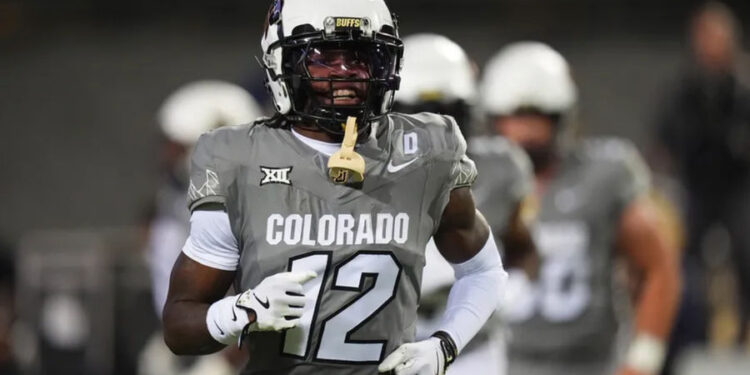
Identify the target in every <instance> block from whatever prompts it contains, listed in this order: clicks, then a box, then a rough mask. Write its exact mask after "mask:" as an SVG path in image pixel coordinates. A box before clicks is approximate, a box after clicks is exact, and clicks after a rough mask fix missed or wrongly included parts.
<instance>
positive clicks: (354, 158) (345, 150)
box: [328, 117, 365, 185]
mask: <svg viewBox="0 0 750 375" xmlns="http://www.w3.org/2000/svg"><path fill="white" fill-rule="evenodd" d="M342 126H343V127H344V128H345V129H344V141H343V142H342V143H341V149H340V150H338V151H336V152H335V153H334V154H333V155H331V157H330V158H329V159H328V176H329V177H330V178H331V181H332V182H333V183H336V184H342V185H349V184H359V183H362V181H364V179H365V159H363V158H362V155H360V154H358V153H357V152H355V151H354V146H355V145H356V144H357V118H356V117H349V118H348V119H347V121H346V124H342Z"/></svg>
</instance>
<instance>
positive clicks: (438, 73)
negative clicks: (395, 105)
mask: <svg viewBox="0 0 750 375" xmlns="http://www.w3.org/2000/svg"><path fill="white" fill-rule="evenodd" d="M476 90H477V87H476V76H475V74H474V67H473V65H472V62H471V60H469V57H468V56H467V55H466V52H464V50H463V48H461V46H459V45H458V44H456V43H455V42H454V41H452V40H450V39H448V38H446V37H444V36H442V35H437V34H415V35H411V36H409V37H406V38H404V68H403V70H402V71H401V88H399V91H398V93H397V94H396V101H398V102H399V103H403V104H405V105H416V104H419V103H421V102H425V101H440V102H444V103H449V102H454V101H457V100H462V101H464V102H466V103H469V104H471V103H473V102H474V99H475V98H476Z"/></svg>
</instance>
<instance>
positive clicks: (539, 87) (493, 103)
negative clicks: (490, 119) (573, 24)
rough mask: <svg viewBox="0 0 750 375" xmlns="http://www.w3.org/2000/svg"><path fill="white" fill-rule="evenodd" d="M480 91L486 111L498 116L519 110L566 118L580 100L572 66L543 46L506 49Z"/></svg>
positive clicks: (533, 44)
mask: <svg viewBox="0 0 750 375" xmlns="http://www.w3.org/2000/svg"><path fill="white" fill-rule="evenodd" d="M480 91H481V102H482V103H481V104H482V107H483V110H484V111H485V112H486V113H487V114H489V115H495V116H497V115H510V114H513V113H515V112H517V111H519V110H536V111H539V112H541V113H544V114H550V115H564V114H567V113H568V112H570V111H571V110H573V108H574V107H575V105H576V102H577V100H578V94H577V89H576V86H575V83H574V82H573V78H572V77H571V74H570V68H569V66H568V62H567V61H565V58H563V57H562V55H560V53H558V52H557V51H555V50H554V49H552V48H551V47H549V46H548V45H546V44H543V43H539V42H519V43H514V44H511V45H509V46H507V47H505V48H504V49H502V50H501V51H500V52H499V53H498V54H497V55H495V57H494V58H492V59H491V60H490V62H489V63H488V64H487V68H486V70H485V73H484V79H483V81H482V84H481V88H480Z"/></svg>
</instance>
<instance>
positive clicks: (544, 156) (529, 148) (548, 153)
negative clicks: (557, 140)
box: [522, 144, 557, 173]
mask: <svg viewBox="0 0 750 375" xmlns="http://www.w3.org/2000/svg"><path fill="white" fill-rule="evenodd" d="M522 147H523V149H524V151H526V154H527V155H528V156H529V159H530V160H531V164H532V165H533V166H534V172H535V173H538V172H540V171H543V170H544V169H546V168H547V167H549V166H550V164H552V162H553V161H554V160H555V155H557V153H556V152H555V147H554V146H553V145H552V144H546V145H522Z"/></svg>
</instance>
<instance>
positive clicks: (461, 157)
mask: <svg viewBox="0 0 750 375" xmlns="http://www.w3.org/2000/svg"><path fill="white" fill-rule="evenodd" d="M445 118H446V120H448V121H449V127H450V128H451V130H449V131H448V134H447V137H448V146H449V151H448V154H447V155H446V157H447V158H448V159H449V160H450V159H452V167H451V173H450V178H449V180H448V188H449V190H453V189H458V188H462V187H471V186H472V185H474V181H476V180H477V176H478V172H477V166H476V164H475V163H474V161H473V160H471V159H470V158H469V157H468V156H467V155H466V140H465V139H464V136H463V135H462V134H461V130H460V129H459V127H458V124H457V123H456V120H454V119H453V118H452V117H450V116H446V117H445Z"/></svg>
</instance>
